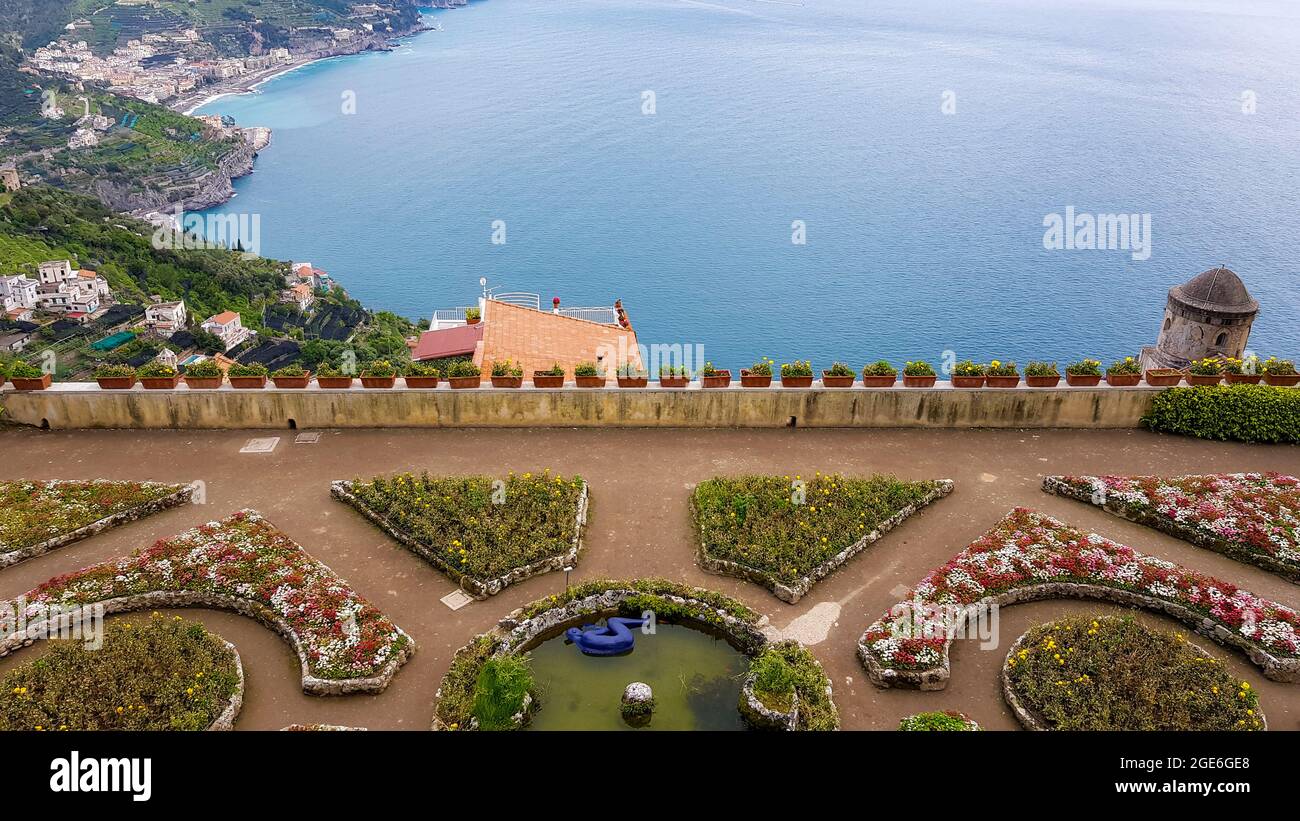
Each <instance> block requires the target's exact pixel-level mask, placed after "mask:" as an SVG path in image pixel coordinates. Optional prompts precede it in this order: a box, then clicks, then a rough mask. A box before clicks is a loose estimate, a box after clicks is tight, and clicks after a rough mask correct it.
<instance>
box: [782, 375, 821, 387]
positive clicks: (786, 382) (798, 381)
mask: <svg viewBox="0 0 1300 821" xmlns="http://www.w3.org/2000/svg"><path fill="white" fill-rule="evenodd" d="M812 383H813V378H812V376H811V375H809V376H783V377H781V387H783V388H811V387H812Z"/></svg>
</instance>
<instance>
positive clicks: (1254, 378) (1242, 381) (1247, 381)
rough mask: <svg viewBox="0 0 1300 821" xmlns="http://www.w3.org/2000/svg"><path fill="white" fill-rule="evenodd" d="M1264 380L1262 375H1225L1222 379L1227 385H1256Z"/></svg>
mask: <svg viewBox="0 0 1300 821" xmlns="http://www.w3.org/2000/svg"><path fill="white" fill-rule="evenodd" d="M1263 378H1264V374H1262V373H1255V374H1250V373H1225V374H1224V375H1223V379H1224V381H1225V382H1227V383H1228V384H1229V385H1258V384H1259V380H1261V379H1263Z"/></svg>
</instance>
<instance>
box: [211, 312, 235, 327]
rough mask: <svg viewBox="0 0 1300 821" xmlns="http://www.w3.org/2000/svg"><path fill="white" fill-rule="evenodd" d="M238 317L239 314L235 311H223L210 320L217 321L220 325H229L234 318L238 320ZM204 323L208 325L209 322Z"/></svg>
mask: <svg viewBox="0 0 1300 821" xmlns="http://www.w3.org/2000/svg"><path fill="white" fill-rule="evenodd" d="M238 318H239V314H237V313H235V312H234V311H222V312H221V313H219V314H217V315H216V316H214V317H211V318H209V319H208V322H215V323H217V324H218V325H229V324H230V323H231V322H232V321H233V320H236V319H238ZM203 324H204V325H206V324H207V322H205V323H203Z"/></svg>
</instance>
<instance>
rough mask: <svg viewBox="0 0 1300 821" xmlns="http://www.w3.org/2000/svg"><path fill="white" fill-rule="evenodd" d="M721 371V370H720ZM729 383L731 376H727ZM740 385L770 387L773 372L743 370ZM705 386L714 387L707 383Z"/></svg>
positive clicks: (745, 386)
mask: <svg viewBox="0 0 1300 821" xmlns="http://www.w3.org/2000/svg"><path fill="white" fill-rule="evenodd" d="M719 373H721V371H719ZM727 383H728V384H730V383H731V376H730V375H728V376H727ZM740 386H741V387H742V388H770V387H772V374H770V373H751V372H750V371H749V370H741V372H740ZM705 387H713V386H712V385H706V386H705Z"/></svg>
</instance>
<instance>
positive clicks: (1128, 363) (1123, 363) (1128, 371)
mask: <svg viewBox="0 0 1300 821" xmlns="http://www.w3.org/2000/svg"><path fill="white" fill-rule="evenodd" d="M1141 381H1142V366H1141V365H1139V364H1138V361H1137V360H1136V359H1134V358H1133V357H1131V356H1126V357H1124V358H1123V359H1116V360H1115V361H1114V362H1112V363H1110V367H1109V368H1107V369H1106V384H1107V385H1110V386H1111V387H1113V388H1129V387H1132V386H1134V385H1136V384H1137V383H1139V382H1141Z"/></svg>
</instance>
